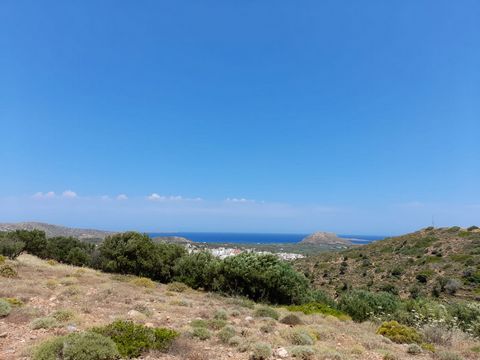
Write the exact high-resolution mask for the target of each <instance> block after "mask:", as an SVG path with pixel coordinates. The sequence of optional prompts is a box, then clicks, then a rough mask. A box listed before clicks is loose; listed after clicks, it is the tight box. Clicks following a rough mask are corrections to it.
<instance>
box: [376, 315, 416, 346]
mask: <svg viewBox="0 0 480 360" xmlns="http://www.w3.org/2000/svg"><path fill="white" fill-rule="evenodd" d="M377 334H379V335H383V336H385V337H386V338H389V339H390V340H392V341H393V342H395V343H398V344H411V343H421V341H422V336H421V335H420V334H419V333H418V332H417V330H415V329H414V328H411V327H409V326H406V325H401V324H399V323H398V322H397V321H388V322H384V323H383V324H382V325H381V326H380V327H379V328H378V330H377Z"/></svg>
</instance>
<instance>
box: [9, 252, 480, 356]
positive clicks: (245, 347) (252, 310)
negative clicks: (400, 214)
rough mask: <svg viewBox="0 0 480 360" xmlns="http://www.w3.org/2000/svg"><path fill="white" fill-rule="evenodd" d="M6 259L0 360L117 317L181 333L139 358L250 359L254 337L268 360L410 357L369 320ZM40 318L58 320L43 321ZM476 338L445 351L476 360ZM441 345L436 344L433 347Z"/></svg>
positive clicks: (459, 340)
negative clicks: (12, 271) (9, 269)
mask: <svg viewBox="0 0 480 360" xmlns="http://www.w3.org/2000/svg"><path fill="white" fill-rule="evenodd" d="M7 262H8V263H9V264H11V265H12V264H13V266H14V267H15V268H16V269H17V271H18V276H17V277H14V278H2V277H0V297H3V298H16V299H18V300H21V302H22V303H23V304H20V305H19V306H14V307H13V308H12V311H11V313H10V314H9V315H8V316H6V317H3V318H0V359H2V360H10V359H29V356H30V354H31V349H32V347H34V346H35V345H36V344H38V343H40V342H42V341H43V340H45V339H47V338H50V337H53V336H57V335H62V334H66V333H68V332H76V331H82V330H86V329H89V328H91V327H92V326H95V325H102V324H106V323H110V322H112V321H113V320H115V319H122V318H124V319H132V320H134V321H136V322H139V323H143V324H146V325H147V326H161V327H169V328H173V329H175V330H177V331H179V332H180V333H181V336H180V337H179V338H178V339H177V340H176V341H175V342H174V344H173V346H172V347H171V348H170V350H169V351H168V352H167V353H149V354H145V355H144V356H143V357H142V358H143V359H185V360H202V359H249V357H250V354H251V352H252V349H254V348H255V346H256V345H258V343H265V344H268V345H269V346H271V348H272V350H273V355H272V356H271V357H269V358H271V359H282V358H286V359H290V358H293V357H292V356H293V355H295V356H296V358H299V357H300V356H304V357H300V358H304V359H409V358H411V357H412V356H413V355H409V354H408V353H407V349H408V345H399V344H395V343H393V342H391V341H390V340H388V339H386V338H384V337H382V336H380V335H376V333H375V332H376V328H377V327H378V325H375V324H373V323H370V322H365V323H362V324H358V323H354V322H352V321H350V320H343V321H342V320H339V319H337V318H335V317H332V316H322V315H318V314H315V315H304V314H302V313H295V314H296V315H297V316H298V317H299V318H300V321H301V322H302V324H299V325H287V324H283V323H282V322H281V321H277V320H275V319H272V318H269V317H259V316H258V313H256V312H257V311H258V309H259V308H260V309H261V305H258V304H254V303H252V302H250V301H247V300H243V299H237V298H227V297H221V296H219V295H214V294H210V293H204V292H200V291H195V290H192V289H189V288H185V286H182V285H183V284H178V283H173V284H170V285H162V284H156V283H152V282H150V281H147V280H146V279H140V278H136V277H126V276H119V275H111V274H105V273H101V272H99V271H95V270H91V269H86V268H78V267H74V266H68V265H61V264H56V263H54V262H47V261H43V260H39V259H38V258H36V257H33V256H30V255H21V256H20V257H19V258H18V259H17V260H16V261H9V260H8V261H7ZM275 310H276V311H277V312H278V313H279V315H280V317H279V318H280V320H281V319H282V318H284V317H285V316H286V315H288V314H292V313H290V312H289V311H287V310H286V309H284V308H275ZM59 314H60V315H59ZM45 317H47V318H49V319H50V320H52V319H55V318H57V319H58V320H53V321H46V320H45ZM39 319H40V320H39ZM202 320H203V322H204V323H205V324H207V326H206V328H209V330H206V331H203V330H202V331H196V330H195V328H196V327H195V326H198V323H202ZM192 322H193V323H192ZM195 323H197V325H194V324H195ZM42 327H45V328H42ZM221 328H223V329H224V330H220V329H221ZM225 329H228V331H226V330H225ZM229 332H230V335H228V333H229ZM200 333H202V334H203V335H205V334H206V335H205V337H208V335H210V338H208V339H204V340H201V339H200V338H199V337H195V336H194V335H195V334H196V335H197V336H201V335H202V334H200ZM226 333H227V334H226ZM305 333H307V334H309V336H310V338H311V339H312V344H311V345H309V346H297V345H295V344H300V343H301V341H299V340H298V338H302V339H303V338H304V337H302V336H303V335H302V336H299V334H305ZM233 335H234V336H233ZM232 336H233V337H232ZM201 337H204V336H201ZM222 339H223V340H222ZM478 345H479V344H478V343H475V342H474V341H473V340H469V339H467V338H466V337H465V336H464V335H461V334H460V333H458V334H455V335H454V337H453V339H452V343H451V346H448V351H450V352H451V351H454V352H455V353H456V354H461V356H462V357H463V358H465V359H475V358H476V357H475V356H476V355H478V354H477V353H475V352H474V350H475V347H477V350H478ZM442 348H443V347H442V346H439V347H437V351H441V350H442ZM472 349H473V350H472ZM445 350H446V348H445ZM309 352H312V353H313V354H312V355H309V354H308V353H309ZM415 358H416V359H431V358H432V354H431V353H430V352H427V351H424V352H422V353H421V354H419V355H415ZM452 359H453V358H452Z"/></svg>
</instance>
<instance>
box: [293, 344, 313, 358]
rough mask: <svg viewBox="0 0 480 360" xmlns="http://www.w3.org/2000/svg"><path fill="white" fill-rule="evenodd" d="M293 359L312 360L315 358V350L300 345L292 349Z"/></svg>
mask: <svg viewBox="0 0 480 360" xmlns="http://www.w3.org/2000/svg"><path fill="white" fill-rule="evenodd" d="M290 354H291V355H292V357H294V358H297V359H301V360H311V359H314V358H315V349H314V348H313V347H311V346H305V345H299V346H294V347H292V348H291V349H290Z"/></svg>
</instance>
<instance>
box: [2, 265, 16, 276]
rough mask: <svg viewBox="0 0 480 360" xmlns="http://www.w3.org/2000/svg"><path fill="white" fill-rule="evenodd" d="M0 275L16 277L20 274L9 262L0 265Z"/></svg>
mask: <svg viewBox="0 0 480 360" xmlns="http://www.w3.org/2000/svg"><path fill="white" fill-rule="evenodd" d="M0 276H1V277H6V278H14V277H17V276H18V273H17V270H15V268H14V267H13V266H11V265H9V264H3V265H0Z"/></svg>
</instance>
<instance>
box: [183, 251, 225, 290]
mask: <svg viewBox="0 0 480 360" xmlns="http://www.w3.org/2000/svg"><path fill="white" fill-rule="evenodd" d="M220 264H221V260H219V259H218V258H216V257H214V256H213V255H212V254H211V253H209V252H206V251H201V252H198V253H193V254H190V255H188V256H184V257H182V258H180V259H179V260H178V261H177V263H176V265H175V274H176V276H175V279H176V280H178V281H180V282H182V283H185V284H187V285H188V286H190V287H191V288H193V289H200V288H202V289H204V290H207V291H212V290H218V289H220V281H219V280H220V278H219V271H220Z"/></svg>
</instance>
